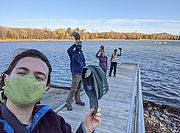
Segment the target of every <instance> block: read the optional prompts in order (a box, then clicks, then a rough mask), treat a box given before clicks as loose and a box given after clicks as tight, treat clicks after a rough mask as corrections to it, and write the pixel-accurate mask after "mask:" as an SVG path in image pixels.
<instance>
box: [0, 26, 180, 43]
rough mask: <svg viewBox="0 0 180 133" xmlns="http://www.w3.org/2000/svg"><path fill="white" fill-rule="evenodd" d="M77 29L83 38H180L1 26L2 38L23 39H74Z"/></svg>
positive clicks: (174, 36)
mask: <svg viewBox="0 0 180 133" xmlns="http://www.w3.org/2000/svg"><path fill="white" fill-rule="evenodd" d="M73 31H76V32H78V33H79V34H80V35H81V39H114V40H115V39H123V40H148V39H152V40H180V36H177V35H171V34H167V33H161V34H142V33H135V32H132V33H121V32H114V31H110V32H88V31H86V30H85V29H79V28H76V29H71V28H67V29H65V28H59V29H56V30H51V29H48V28H44V29H32V28H10V27H4V26H0V40H8V39H15V40H22V39H29V40H33V39H57V40H63V39H72V38H71V36H70V33H71V32H73Z"/></svg>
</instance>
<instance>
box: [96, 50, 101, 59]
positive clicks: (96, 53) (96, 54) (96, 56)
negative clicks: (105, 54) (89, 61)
mask: <svg viewBox="0 0 180 133" xmlns="http://www.w3.org/2000/svg"><path fill="white" fill-rule="evenodd" d="M100 51H101V50H99V51H98V52H97V53H96V58H98V54H99V52H100Z"/></svg>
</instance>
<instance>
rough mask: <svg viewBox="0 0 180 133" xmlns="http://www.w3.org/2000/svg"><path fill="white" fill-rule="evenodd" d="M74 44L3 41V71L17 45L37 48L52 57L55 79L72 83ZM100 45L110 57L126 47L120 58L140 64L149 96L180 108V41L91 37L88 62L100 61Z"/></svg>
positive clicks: (87, 45) (0, 64)
mask: <svg viewBox="0 0 180 133" xmlns="http://www.w3.org/2000/svg"><path fill="white" fill-rule="evenodd" d="M71 44H72V42H18V43H0V73H2V72H3V71H4V70H5V69H6V68H7V66H8V64H9V62H10V61H11V60H12V57H13V56H14V55H15V54H16V52H14V50H15V49H19V48H36V49H39V50H41V51H42V52H44V53H45V54H46V55H47V56H48V57H49V59H50V62H51V64H52V67H53V73H52V83H56V84H60V85H63V86H70V84H71V73H70V69H69V57H68V54H67V52H66V51H67V49H68V47H69V46H70V45H71ZM100 45H104V46H105V50H106V55H107V56H108V57H109V58H110V55H111V54H112V52H113V49H115V48H119V47H122V48H123V56H122V57H120V58H119V62H124V63H125V62H132V63H139V64H140V66H141V74H142V89H143V94H144V99H145V100H148V101H153V102H155V103H158V104H164V105H170V106H173V107H177V108H180V42H177V41H174V42H173V41H171V42H168V41H167V43H166V44H165V45H163V44H162V43H161V44H157V45H155V44H154V41H113V42H112V41H109V42H108V41H107V42H101V41H98V42H97V41H94V42H88V41H87V42H83V51H84V55H85V58H86V64H87V65H88V64H94V65H98V60H97V59H96V58H95V54H96V52H97V50H98V49H99V46H100ZM109 63H110V60H109ZM108 67H109V66H108Z"/></svg>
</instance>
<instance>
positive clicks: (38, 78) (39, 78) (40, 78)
mask: <svg viewBox="0 0 180 133" xmlns="http://www.w3.org/2000/svg"><path fill="white" fill-rule="evenodd" d="M36 79H37V80H38V81H44V78H42V77H39V76H36Z"/></svg>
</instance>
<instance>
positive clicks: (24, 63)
mask: <svg viewBox="0 0 180 133" xmlns="http://www.w3.org/2000/svg"><path fill="white" fill-rule="evenodd" d="M48 73H49V69H48V67H47V65H46V63H45V62H44V61H42V60H41V59H39V58H33V57H24V58H22V59H20V60H19V61H18V63H17V64H16V66H15V67H14V69H13V70H12V72H11V74H10V75H6V79H8V78H14V77H22V76H24V75H27V74H32V75H34V77H35V78H36V79H37V81H39V82H40V83H42V84H44V85H46V84H47V80H48Z"/></svg>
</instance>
